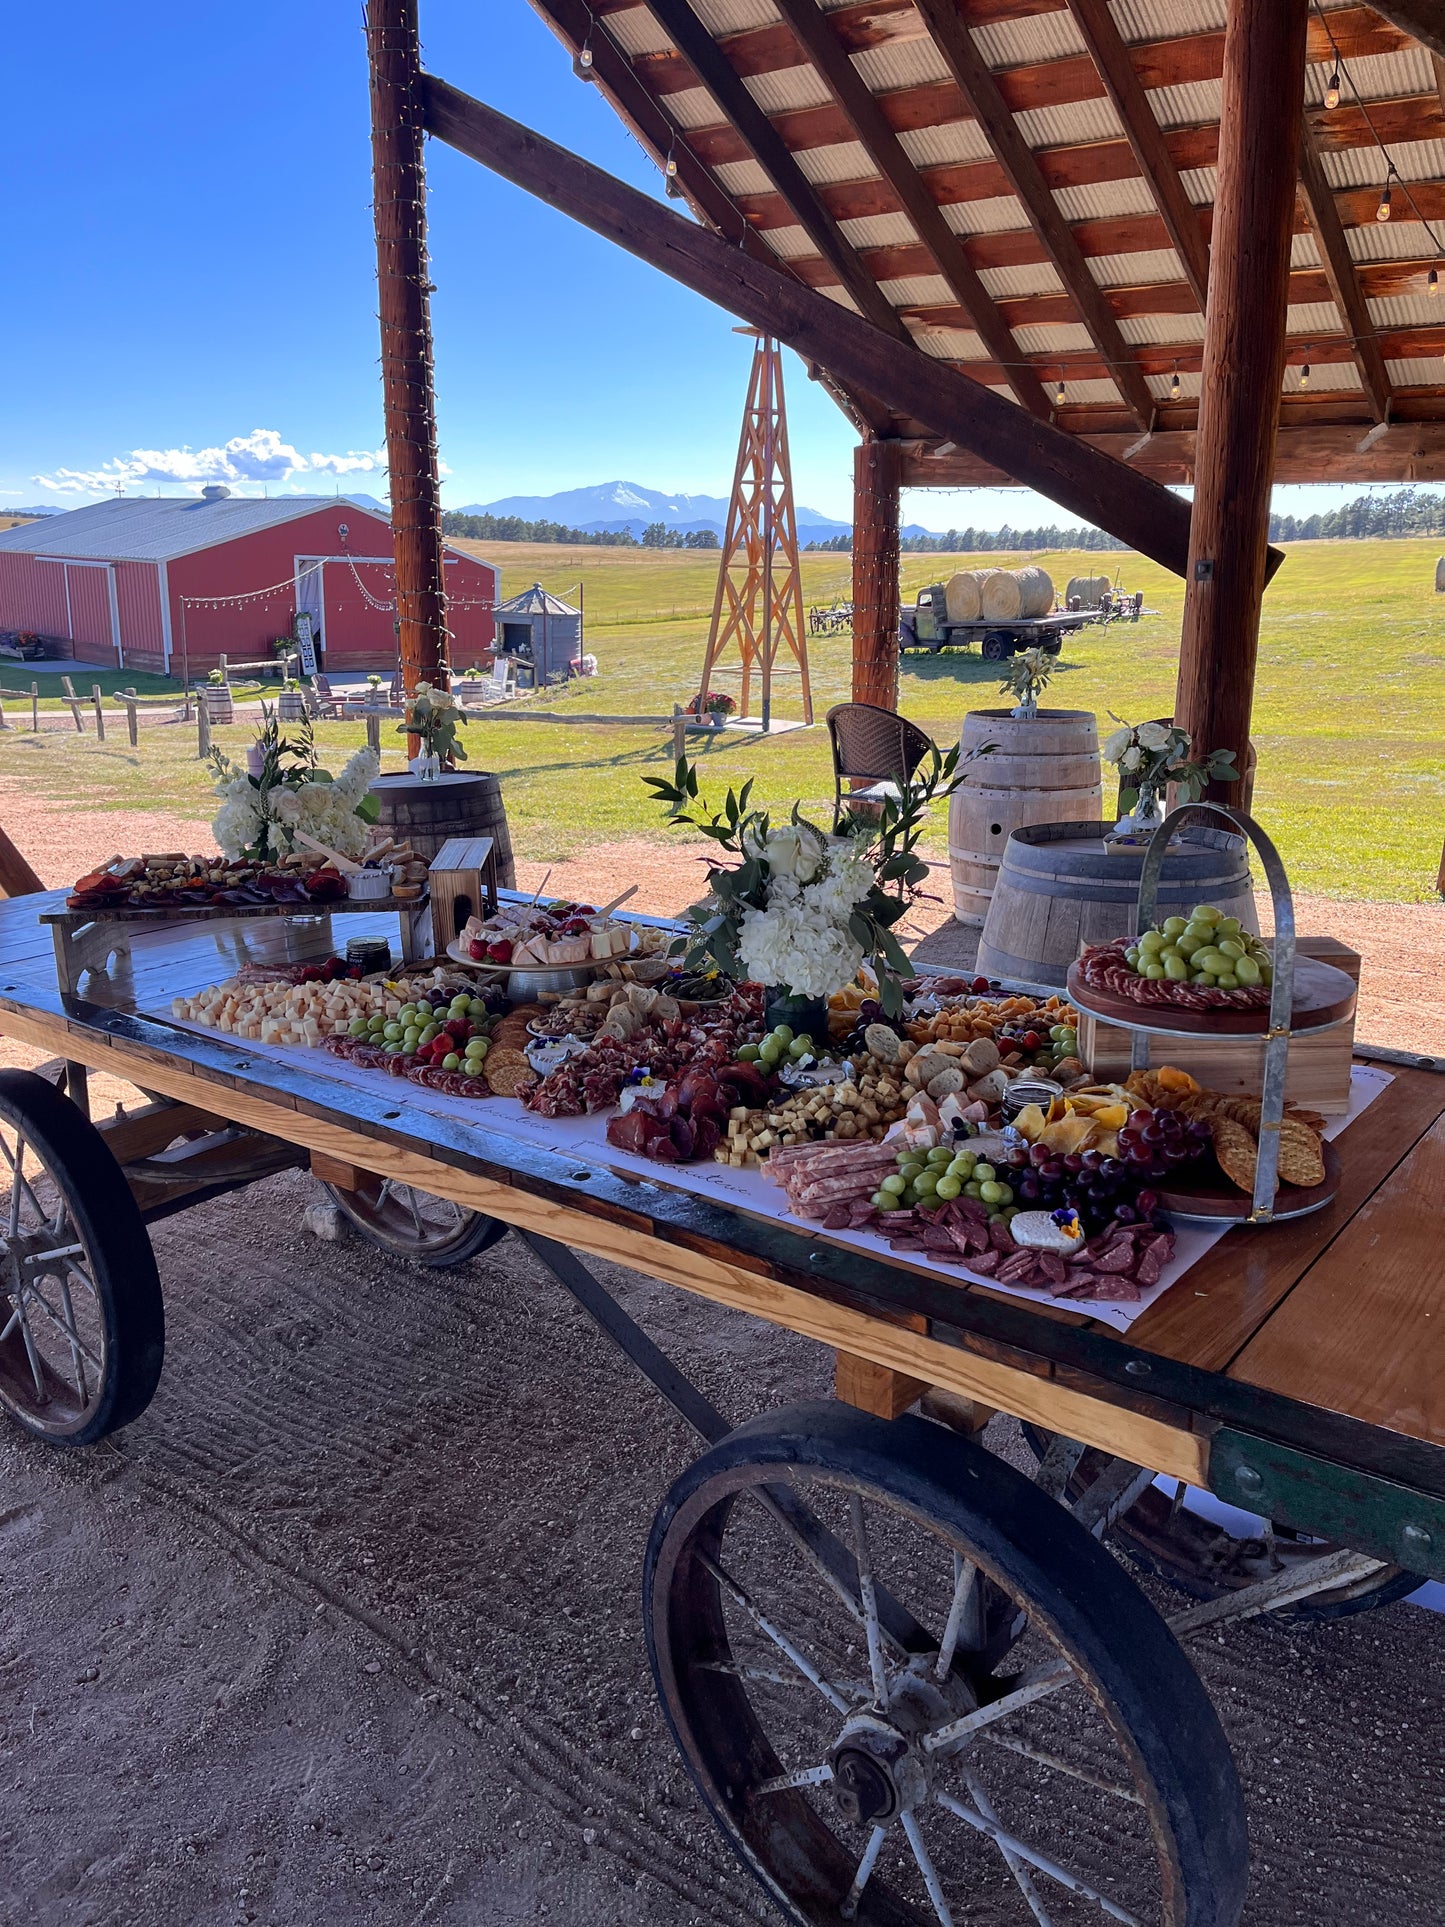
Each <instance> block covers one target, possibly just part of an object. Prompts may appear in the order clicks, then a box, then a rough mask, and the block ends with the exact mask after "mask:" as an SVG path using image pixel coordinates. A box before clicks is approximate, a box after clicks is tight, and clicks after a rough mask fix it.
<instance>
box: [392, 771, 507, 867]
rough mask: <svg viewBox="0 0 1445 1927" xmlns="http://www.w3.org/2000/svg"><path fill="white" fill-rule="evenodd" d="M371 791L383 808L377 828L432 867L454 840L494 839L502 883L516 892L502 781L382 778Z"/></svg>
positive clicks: (447, 776) (469, 775) (449, 774)
mask: <svg viewBox="0 0 1445 1927" xmlns="http://www.w3.org/2000/svg"><path fill="white" fill-rule="evenodd" d="M371 788H372V794H373V795H374V796H375V797H376V800H377V801H378V803H380V805H381V816H380V819H379V822H378V828H380V829H382V830H384V831H386V832H387V833H388V834H389V835H391V836H394V837H395V838H396V839H397V841H398V842H399V843H400V842H402V841H406V842H409V843H410V844H411V846H412V848H413V849H414V850H415V851H416V853H417V855H418V856H422V857H425V858H426V860H427V862H428V863H430V861H431V859H432V858H433V857H434V856H435V855H436V853H437V851H438V850H439V849H440V848H441V846H442V845H443V843H445V842H447V841H448V840H449V839H450V838H451V837H454V836H489V837H491V839H492V842H493V844H494V846H495V848H496V852H497V882H498V883H499V884H500V885H501V886H502V888H503V889H505V890H512V889H515V888H516V883H517V866H516V863H515V861H514V860H513V857H512V836H511V832H510V831H509V830H508V828H507V812H506V810H505V809H504V808H503V806H502V786H501V783H500V781H499V780H498V778H497V777H495V776H491V775H488V774H486V773H484V772H473V771H471V770H447V771H445V772H444V773H443V774H442V775H440V776H439V777H437V779H436V780H435V782H431V783H424V782H422V780H421V778H420V777H418V776H413V775H412V774H411V773H410V772H409V771H408V772H407V773H406V774H405V775H401V776H378V777H377V779H376V781H375V782H374V783H373V784H372V786H371Z"/></svg>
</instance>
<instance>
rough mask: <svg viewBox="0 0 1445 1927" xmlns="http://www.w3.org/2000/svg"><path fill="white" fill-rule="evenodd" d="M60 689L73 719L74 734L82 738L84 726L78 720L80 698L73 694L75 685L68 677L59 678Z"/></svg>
mask: <svg viewBox="0 0 1445 1927" xmlns="http://www.w3.org/2000/svg"><path fill="white" fill-rule="evenodd" d="M60 687H61V690H62V691H63V698H64V701H66V702H67V703H68V704H69V705H70V713H71V715H72V717H73V718H74V719H75V729H76V734H77V735H79V736H83V735H84V734H85V724H84V723H83V722H82V721H81V720H80V698H79V696H77V695H76V693H75V684H74V683H73V682H72V681H71V680H70V678H69V676H62V677H61V678H60Z"/></svg>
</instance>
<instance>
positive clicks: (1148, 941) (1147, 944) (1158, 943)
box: [1139, 930, 1164, 956]
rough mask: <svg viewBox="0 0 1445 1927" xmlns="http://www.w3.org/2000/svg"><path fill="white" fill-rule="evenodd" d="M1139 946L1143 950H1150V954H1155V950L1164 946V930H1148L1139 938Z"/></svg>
mask: <svg viewBox="0 0 1445 1927" xmlns="http://www.w3.org/2000/svg"><path fill="white" fill-rule="evenodd" d="M1139 948H1140V949H1141V950H1143V951H1146V952H1148V954H1149V955H1151V956H1152V955H1153V954H1154V952H1155V951H1158V950H1162V949H1163V948H1164V936H1163V933H1162V931H1159V930H1146V931H1145V932H1144V934H1143V935H1142V936H1141V937H1140V939H1139Z"/></svg>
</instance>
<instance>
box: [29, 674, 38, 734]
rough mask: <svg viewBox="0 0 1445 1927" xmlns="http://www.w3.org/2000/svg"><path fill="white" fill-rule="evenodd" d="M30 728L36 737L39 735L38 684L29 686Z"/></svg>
mask: <svg viewBox="0 0 1445 1927" xmlns="http://www.w3.org/2000/svg"><path fill="white" fill-rule="evenodd" d="M30 727H31V729H33V730H34V731H35V733H36V734H37V735H39V733H40V684H39V683H38V682H33V683H31V685H30Z"/></svg>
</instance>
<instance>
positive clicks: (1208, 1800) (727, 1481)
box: [643, 1404, 1247, 1927]
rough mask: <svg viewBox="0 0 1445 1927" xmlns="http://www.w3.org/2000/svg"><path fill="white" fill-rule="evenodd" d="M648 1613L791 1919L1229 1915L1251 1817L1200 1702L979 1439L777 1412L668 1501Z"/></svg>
mask: <svg viewBox="0 0 1445 1927" xmlns="http://www.w3.org/2000/svg"><path fill="white" fill-rule="evenodd" d="M769 1487H770V1488H772V1490H773V1491H774V1492H777V1491H778V1490H779V1489H780V1488H785V1489H788V1490H789V1491H790V1492H791V1493H792V1495H793V1496H794V1498H795V1499H796V1501H798V1502H800V1503H801V1504H803V1505H805V1506H806V1507H808V1508H810V1509H811V1510H812V1511H813V1512H814V1513H815V1514H816V1515H817V1517H818V1518H819V1519H820V1520H821V1521H822V1523H823V1524H824V1525H825V1526H826V1527H828V1528H829V1529H830V1530H831V1531H832V1532H833V1533H834V1534H835V1535H836V1537H837V1538H838V1539H839V1540H840V1541H841V1542H842V1544H843V1545H844V1546H845V1547H849V1548H851V1549H852V1554H853V1557H854V1558H855V1559H856V1566H850V1564H849V1562H848V1561H847V1560H845V1561H844V1563H843V1576H842V1577H841V1578H840V1577H838V1575H837V1573H836V1571H835V1574H834V1579H833V1583H832V1584H831V1585H830V1584H829V1583H828V1580H827V1578H826V1576H823V1575H821V1574H820V1573H819V1572H818V1571H816V1570H815V1569H814V1568H813V1567H812V1566H811V1565H809V1564H808V1563H807V1562H806V1561H805V1560H804V1559H802V1558H800V1557H799V1554H798V1550H797V1547H796V1544H795V1543H794V1542H793V1541H792V1540H790V1539H789V1538H787V1537H786V1536H785V1535H784V1533H783V1531H782V1529H781V1527H780V1526H779V1524H778V1523H777V1510H778V1509H777V1507H776V1506H770V1505H769V1499H768V1493H767V1490H766V1488H769ZM643 1600H644V1613H645V1616H646V1625H647V1639H648V1652H649V1657H650V1659H651V1662H652V1669H653V1675H654V1678H655V1679H656V1682H657V1687H658V1691H659V1693H660V1695H661V1698H662V1702H663V1707H664V1710H665V1712H666V1715H667V1719H668V1724H669V1726H670V1727H671V1729H672V1734H673V1738H674V1739H675V1740H676V1742H677V1745H678V1748H679V1750H680V1751H681V1753H682V1755H683V1758H684V1760H685V1762H686V1764H687V1767H688V1770H689V1772H690V1773H691V1775H692V1777H693V1780H694V1781H695V1783H696V1785H697V1787H698V1790H699V1791H700V1792H701V1794H702V1796H703V1799H704V1800H705V1801H706V1803H707V1805H708V1807H709V1809H710V1810H711V1812H712V1816H713V1818H714V1820H715V1821H716V1822H717V1824H718V1826H719V1827H720V1828H721V1829H722V1832H723V1833H724V1835H725V1836H726V1837H727V1839H728V1841H729V1844H730V1845H731V1846H732V1847H733V1848H734V1850H735V1851H736V1852H737V1853H738V1854H739V1856H740V1857H741V1858H742V1860H743V1861H744V1863H745V1864H746V1865H747V1866H748V1867H749V1869H750V1870H751V1871H752V1872H753V1874H754V1875H755V1876H756V1877H757V1878H758V1880H759V1881H760V1882H761V1883H762V1885H763V1886H764V1888H765V1889H766V1890H767V1892H768V1893H769V1894H770V1896H771V1897H772V1898H773V1900H774V1901H775V1902H776V1903H777V1904H778V1905H779V1906H780V1907H781V1909H782V1911H783V1912H784V1914H785V1915H786V1916H787V1918H788V1919H789V1920H791V1921H793V1922H795V1923H799V1924H800V1927H833V1924H834V1923H842V1922H845V1921H860V1922H865V1923H871V1924H872V1927H963V1923H964V1922H966V1921H980V1922H982V1921H987V1922H988V1923H989V1927H1004V1924H1005V1923H1009V1924H1010V1927H1012V1923H1018V1927H1027V1924H1028V1923H1030V1922H1037V1923H1039V1927H1051V1924H1052V1927H1066V1924H1068V1927H1074V1924H1075V1923H1082V1922H1085V1921H1088V1922H1097V1921H1098V1920H1099V1919H1100V1916H1101V1912H1102V1914H1103V1915H1104V1916H1105V1917H1107V1918H1109V1919H1111V1920H1115V1921H1121V1922H1124V1923H1126V1927H1127V1924H1128V1923H1133V1924H1134V1927H1233V1923H1235V1922H1237V1920H1238V1918H1239V1914H1240V1910H1241V1908H1242V1906H1243V1901H1244V1888H1245V1878H1246V1860H1247V1846H1246V1839H1245V1822H1244V1807H1243V1800H1242V1796H1241V1793H1240V1788H1239V1782H1238V1779H1237V1777H1236V1775H1235V1771H1234V1765H1233V1762H1232V1760H1231V1758H1230V1754H1229V1749H1228V1746H1227V1744H1226V1742H1225V1739H1224V1735H1223V1733H1222V1732H1221V1731H1220V1728H1219V1723H1218V1721H1217V1719H1216V1718H1215V1715H1214V1712H1213V1709H1212V1708H1211V1706H1210V1704H1209V1701H1208V1699H1207V1697H1206V1695H1205V1693H1204V1689H1203V1687H1202V1686H1201V1684H1200V1682H1199V1680H1198V1678H1197V1676H1196V1675H1195V1673H1194V1672H1193V1671H1192V1669H1191V1668H1190V1666H1189V1664H1188V1662H1187V1661H1186V1659H1185V1657H1184V1655H1183V1653H1182V1652H1181V1651H1180V1649H1179V1647H1178V1646H1177V1644H1176V1643H1175V1641H1174V1639H1173V1637H1172V1635H1171V1634H1170V1633H1169V1631H1168V1629H1167V1628H1166V1627H1165V1625H1164V1624H1163V1622H1162V1620H1160V1618H1159V1617H1158V1615H1157V1614H1156V1613H1155V1612H1154V1609H1153V1608H1152V1607H1151V1606H1150V1605H1149V1604H1148V1602H1147V1601H1146V1600H1145V1599H1144V1597H1143V1595H1142V1594H1141V1593H1140V1592H1139V1590H1138V1589H1137V1587H1136V1586H1134V1585H1133V1583H1132V1582H1131V1581H1130V1580H1129V1578H1128V1577H1127V1575H1126V1574H1125V1573H1124V1571H1123V1570H1122V1568H1121V1567H1120V1566H1119V1564H1118V1563H1117V1561H1115V1560H1114V1559H1113V1558H1112V1557H1111V1556H1110V1555H1109V1554H1108V1552H1106V1551H1105V1550H1104V1549H1103V1548H1102V1547H1101V1546H1099V1545H1098V1543H1097V1542H1096V1541H1095V1540H1093V1539H1092V1538H1090V1536H1089V1535H1088V1534H1087V1533H1086V1532H1085V1531H1084V1530H1083V1529H1082V1527H1078V1526H1075V1525H1073V1524H1071V1523H1070V1522H1068V1521H1067V1520H1066V1519H1065V1518H1064V1517H1063V1515H1062V1514H1061V1513H1060V1511H1059V1509H1058V1508H1057V1506H1055V1505H1054V1504H1053V1502H1052V1501H1051V1500H1049V1499H1047V1498H1046V1497H1045V1496H1044V1495H1043V1494H1042V1493H1040V1492H1039V1491H1038V1490H1037V1489H1036V1488H1035V1487H1034V1486H1032V1485H1031V1484H1030V1483H1029V1482H1028V1480H1026V1479H1025V1478H1023V1477H1022V1475H1021V1474H1019V1473H1018V1472H1016V1471H1014V1470H1013V1469H1012V1468H1011V1467H1010V1466H1007V1465H1005V1464H1004V1463H1003V1462H1002V1461H1001V1460H999V1459H995V1458H993V1457H992V1456H991V1455H990V1454H989V1453H987V1452H985V1451H984V1450H983V1449H982V1448H981V1447H979V1446H976V1445H974V1444H972V1443H971V1442H969V1441H967V1440H962V1439H957V1438H954V1437H952V1436H951V1435H949V1434H948V1433H947V1432H945V1431H944V1430H943V1429H942V1428H940V1427H937V1426H934V1425H931V1424H929V1423H928V1422H927V1421H926V1420H922V1419H913V1418H905V1419H900V1420H898V1421H896V1422H895V1423H894V1424H892V1425H888V1424H885V1423H883V1422H882V1421H881V1420H879V1419H875V1418H871V1417H868V1416H866V1415H864V1414H862V1413H857V1412H850V1411H847V1410H846V1409H845V1408H843V1407H840V1406H838V1405H836V1404H820V1405H805V1406H798V1407H794V1408H792V1409H791V1410H789V1411H785V1412H781V1413H777V1412H774V1413H767V1414H765V1415H764V1416H763V1417H761V1418H759V1419H757V1420H755V1421H753V1422H752V1423H751V1424H749V1425H745V1426H743V1427H742V1428H740V1430H738V1431H736V1432H733V1433H731V1434H730V1435H729V1436H728V1437H727V1438H726V1439H724V1440H723V1441H722V1442H721V1443H720V1444H718V1445H716V1446H715V1447H713V1448H712V1450H711V1451H709V1452H707V1453H705V1454H704V1455H703V1457H702V1458H701V1459H699V1460H698V1461H697V1462H696V1463H695V1464H694V1465H693V1466H692V1467H691V1468H690V1469H689V1470H688V1471H687V1472H686V1473H684V1474H683V1476H682V1477H681V1478H680V1479H679V1480H678V1481H677V1483H676V1485H674V1487H673V1489H672V1491H671V1492H670V1493H669V1494H668V1496H667V1498H666V1500H665V1501H664V1502H663V1505H662V1508H661V1510H660V1511H659V1513H658V1515H657V1519H656V1521H655V1523H654V1525H653V1530H652V1536H651V1541H650V1543H649V1546H648V1552H647V1565H646V1573H645V1578H644V1586H643ZM901 1608H907V1611H906V1612H904V1611H902V1610H901ZM1000 1608H1002V1610H1001V1611H1000V1610H999V1609H1000ZM900 1627H912V1628H914V1629H915V1630H914V1634H913V1635H912V1636H909V1635H908V1634H906V1633H900V1631H899V1628H900Z"/></svg>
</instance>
